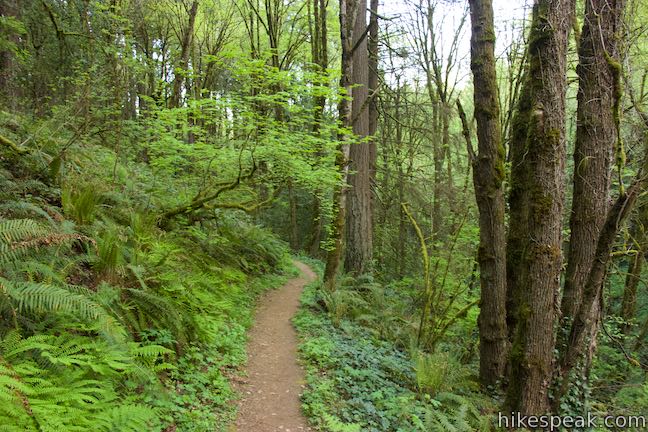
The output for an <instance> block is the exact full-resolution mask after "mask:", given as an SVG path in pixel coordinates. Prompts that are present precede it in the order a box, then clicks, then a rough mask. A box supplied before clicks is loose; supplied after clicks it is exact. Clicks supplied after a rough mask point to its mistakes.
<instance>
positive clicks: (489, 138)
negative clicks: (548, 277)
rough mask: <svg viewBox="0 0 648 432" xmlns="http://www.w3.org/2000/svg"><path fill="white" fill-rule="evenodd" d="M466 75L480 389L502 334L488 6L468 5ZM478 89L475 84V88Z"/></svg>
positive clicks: (502, 235) (498, 363)
mask: <svg viewBox="0 0 648 432" xmlns="http://www.w3.org/2000/svg"><path fill="white" fill-rule="evenodd" d="M470 17H471V22H472V36H471V41H470V45H471V69H472V72H473V77H474V82H475V83H476V84H475V91H474V93H475V94H474V101H475V119H476V120H477V140H478V154H477V155H476V158H475V160H472V161H471V162H472V166H473V182H474V185H475V198H476V201H477V207H478V209H479V250H478V256H477V260H478V262H479V275H480V283H481V303H480V313H479V339H480V367H479V377H480V380H481V383H482V385H484V386H485V387H487V386H494V385H496V384H497V382H498V381H501V380H502V378H503V377H504V371H505V368H506V359H507V350H508V336H507V330H506V228H505V222H504V211H505V203H504V186H503V181H504V175H505V174H504V159H505V152H504V146H503V142H502V132H501V129H500V112H499V102H498V98H499V96H498V90H497V75H496V65H495V28H494V24H493V5H492V1H491V0H470ZM477 83H478V84H477Z"/></svg>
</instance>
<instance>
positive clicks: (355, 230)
mask: <svg viewBox="0 0 648 432" xmlns="http://www.w3.org/2000/svg"><path fill="white" fill-rule="evenodd" d="M356 3H357V8H358V13H357V14H356V17H355V18H356V19H355V22H354V28H353V47H354V48H355V51H353V52H352V60H351V61H352V62H353V71H352V85H353V88H352V90H351V96H352V115H351V118H352V122H353V123H352V126H353V133H354V135H355V136H356V137H357V138H358V139H359V140H360V141H359V142H357V143H354V144H352V145H351V148H350V149H349V176H348V183H349V189H348V191H347V213H346V254H345V260H344V269H345V270H346V271H347V272H350V273H353V274H361V273H365V272H367V271H370V267H371V261H372V252H373V232H372V231H373V230H372V220H371V216H372V209H371V175H370V172H371V168H372V150H371V144H370V143H369V142H367V141H366V140H364V138H366V137H367V136H369V110H368V101H367V97H368V94H369V92H368V87H369V76H368V65H369V63H368V60H369V58H368V50H367V33H366V32H365V30H366V27H367V14H366V10H367V0H356Z"/></svg>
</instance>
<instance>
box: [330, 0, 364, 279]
mask: <svg viewBox="0 0 648 432" xmlns="http://www.w3.org/2000/svg"><path fill="white" fill-rule="evenodd" d="M358 13H359V5H358V3H357V1H356V0H340V15H339V18H340V40H341V48H342V62H341V76H340V87H341V88H343V89H344V90H345V93H346V97H343V98H341V99H340V102H339V104H338V113H339V117H340V123H341V125H342V126H343V127H346V128H351V127H352V123H353V117H352V114H353V110H352V103H351V100H350V98H349V97H350V96H353V93H352V86H353V77H354V75H353V70H354V62H353V47H354V41H355V37H354V27H355V22H356V16H357V15H358ZM338 142H339V143H338V149H337V154H336V157H335V166H336V167H337V170H338V172H339V174H340V177H341V178H340V183H339V185H338V186H337V187H336V188H335V191H334V193H333V213H334V218H333V221H332V224H331V236H330V238H331V242H332V247H331V249H330V250H329V252H328V254H327V256H326V267H325V269H324V282H325V284H326V286H327V287H328V288H329V289H334V288H335V281H336V276H337V273H338V269H339V266H340V260H341V258H342V252H343V248H344V227H345V220H346V204H347V199H346V195H347V194H346V190H345V186H346V184H347V173H348V159H349V143H348V136H347V135H346V134H345V133H343V132H341V133H340V134H338Z"/></svg>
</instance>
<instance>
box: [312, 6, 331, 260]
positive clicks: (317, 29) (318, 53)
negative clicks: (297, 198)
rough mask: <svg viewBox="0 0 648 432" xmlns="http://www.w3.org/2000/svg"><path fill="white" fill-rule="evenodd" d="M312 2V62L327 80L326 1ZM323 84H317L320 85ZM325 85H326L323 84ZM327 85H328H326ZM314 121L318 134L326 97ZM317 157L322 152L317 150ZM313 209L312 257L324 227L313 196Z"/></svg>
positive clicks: (318, 99) (317, 100) (320, 99)
mask: <svg viewBox="0 0 648 432" xmlns="http://www.w3.org/2000/svg"><path fill="white" fill-rule="evenodd" d="M312 1H313V24H314V27H313V31H312V32H311V38H312V46H311V56H312V62H313V64H315V65H316V67H317V71H318V73H319V74H320V76H319V78H318V79H322V80H323V79H327V78H326V77H327V76H326V68H327V67H328V32H327V25H326V16H327V13H326V8H327V6H328V0H312ZM322 84H323V83H321V82H320V83H319V85H322ZM324 84H326V83H324ZM326 85H328V84H326ZM315 107H316V108H315V115H314V117H315V121H314V124H313V133H314V134H318V133H319V131H320V129H321V128H320V122H321V121H322V118H323V117H324V109H325V108H326V96H324V95H320V96H317V97H316V98H315ZM317 154H318V156H319V155H321V154H322V151H321V150H319V149H318V152H317ZM313 199H314V208H313V225H312V230H311V236H310V243H309V246H308V251H309V253H310V254H311V255H312V256H315V255H317V254H318V252H319V249H320V242H321V239H322V229H323V227H324V220H323V217H322V216H323V215H322V211H321V209H322V205H321V203H320V197H319V196H318V194H315V195H314V197H313Z"/></svg>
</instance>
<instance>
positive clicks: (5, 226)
mask: <svg viewBox="0 0 648 432" xmlns="http://www.w3.org/2000/svg"><path fill="white" fill-rule="evenodd" d="M47 232H48V230H47V229H45V227H43V226H42V225H41V224H39V223H38V222H36V221H35V220H33V219H3V220H0V243H4V244H11V243H15V242H17V241H21V240H24V239H27V238H32V237H38V236H42V235H45V234H46V233H47Z"/></svg>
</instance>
